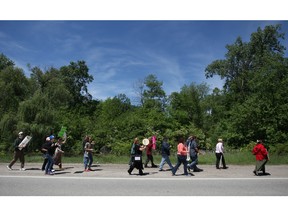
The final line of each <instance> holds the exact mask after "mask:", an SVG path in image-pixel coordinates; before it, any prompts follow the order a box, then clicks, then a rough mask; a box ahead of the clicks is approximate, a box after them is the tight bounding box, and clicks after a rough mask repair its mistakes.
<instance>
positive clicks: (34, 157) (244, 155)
mask: <svg viewBox="0 0 288 216" xmlns="http://www.w3.org/2000/svg"><path fill="white" fill-rule="evenodd" d="M153 157H154V163H155V164H159V163H160V161H161V155H159V154H155V155H154V156H153ZM12 158H13V153H10V154H1V155H0V163H9V162H10V161H11V160H12ZM93 158H94V163H100V164H107V163H114V164H128V162H129V160H130V158H129V155H126V156H116V155H111V154H107V155H94V156H93ZM145 160H146V156H143V162H145ZM170 160H171V162H172V164H176V162H177V158H176V155H175V154H173V155H171V156H170ZM198 160H199V164H205V165H214V164H215V161H216V157H215V154H214V153H211V152H207V153H206V154H203V155H199V158H198ZM225 160H226V163H227V165H252V164H255V156H254V155H252V154H251V153H250V152H239V151H238V152H227V153H225ZM62 161H63V163H83V156H82V155H79V156H65V155H64V156H63V158H62ZM42 162H43V157H42V155H41V154H32V153H29V154H26V155H25V163H42ZM269 164H271V165H280V164H288V157H287V155H281V156H277V155H273V154H271V155H270V161H269Z"/></svg>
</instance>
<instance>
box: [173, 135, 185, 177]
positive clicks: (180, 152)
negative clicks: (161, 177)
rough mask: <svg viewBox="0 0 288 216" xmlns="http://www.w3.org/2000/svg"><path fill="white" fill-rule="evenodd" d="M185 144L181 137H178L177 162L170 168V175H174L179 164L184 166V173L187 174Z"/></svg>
mask: <svg viewBox="0 0 288 216" xmlns="http://www.w3.org/2000/svg"><path fill="white" fill-rule="evenodd" d="M187 152H188V149H187V146H186V144H185V142H184V139H183V138H180V139H179V144H178V146H177V164H176V166H175V167H174V169H172V175H173V176H174V175H175V173H176V172H177V170H178V168H179V166H180V165H181V164H183V166H184V175H186V176H188V171H187V163H188V162H187Z"/></svg>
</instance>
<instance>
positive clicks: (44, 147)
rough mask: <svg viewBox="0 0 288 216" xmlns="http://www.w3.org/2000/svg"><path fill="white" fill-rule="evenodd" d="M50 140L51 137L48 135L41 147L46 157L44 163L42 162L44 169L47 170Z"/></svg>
mask: <svg viewBox="0 0 288 216" xmlns="http://www.w3.org/2000/svg"><path fill="white" fill-rule="evenodd" d="M49 142H50V137H46V140H45V143H43V145H42V147H41V152H42V153H43V158H44V161H43V164H42V169H41V170H42V171H44V170H45V167H46V164H47V162H48V158H47V157H46V153H47V150H48V149H47V148H48V147H49V145H50V144H49Z"/></svg>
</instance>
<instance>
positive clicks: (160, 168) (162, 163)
mask: <svg viewBox="0 0 288 216" xmlns="http://www.w3.org/2000/svg"><path fill="white" fill-rule="evenodd" d="M165 162H166V160H165V156H164V155H162V159H161V162H160V165H159V170H161V171H162V169H163V166H164V164H165Z"/></svg>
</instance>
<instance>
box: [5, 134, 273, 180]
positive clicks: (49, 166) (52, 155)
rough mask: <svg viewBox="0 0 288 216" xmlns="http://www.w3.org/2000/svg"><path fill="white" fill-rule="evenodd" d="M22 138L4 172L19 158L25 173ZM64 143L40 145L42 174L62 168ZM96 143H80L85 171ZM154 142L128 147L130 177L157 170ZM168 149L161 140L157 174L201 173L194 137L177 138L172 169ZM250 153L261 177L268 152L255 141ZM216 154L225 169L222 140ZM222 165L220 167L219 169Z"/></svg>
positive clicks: (86, 140)
mask: <svg viewBox="0 0 288 216" xmlns="http://www.w3.org/2000/svg"><path fill="white" fill-rule="evenodd" d="M23 139H24V133H23V132H19V134H18V137H17V138H16V139H15V141H14V144H13V147H14V157H13V159H12V161H11V162H10V163H9V164H8V166H7V169H8V170H12V166H13V165H14V164H15V162H16V161H17V160H18V159H19V160H20V163H21V168H20V170H22V171H25V168H24V165H25V158H24V149H25V148H19V144H20V143H21V142H22V140H23ZM65 142H66V139H65V140H63V139H62V138H61V137H60V138H58V139H57V140H56V139H55V136H54V135H50V136H48V137H46V140H45V142H44V144H43V145H42V148H41V152H42V153H43V157H44V161H43V165H42V171H45V174H47V175H54V169H53V165H58V166H59V169H62V159H61V158H62V154H63V153H64V151H63V150H62V149H61V146H62V145H63V144H64V143H65ZM94 145H95V142H94V141H92V139H91V137H90V136H86V137H85V138H84V141H83V152H84V155H83V163H84V172H89V171H91V170H92V169H91V166H92V163H93V152H94ZM152 149H153V141H152V138H149V143H148V144H147V145H142V144H141V143H140V141H139V139H138V138H135V139H134V142H133V144H132V146H131V152H130V153H131V157H130V161H129V165H130V167H129V169H128V173H129V174H130V175H131V174H132V171H133V170H134V168H136V169H137V170H138V171H139V175H144V173H143V170H144V167H145V168H147V167H148V163H149V162H151V167H153V168H156V167H158V166H157V165H156V164H155V163H154V158H153V154H152ZM170 149H171V146H170V144H169V142H168V139H167V138H164V139H163V142H162V145H161V156H162V158H161V162H160V165H159V171H164V169H163V167H164V165H165V164H166V163H167V164H168V166H169V169H168V170H169V171H171V172H172V175H173V176H174V175H176V172H177V171H178V169H179V167H180V166H181V165H182V164H183V170H184V175H186V176H189V175H193V174H192V173H191V171H193V172H201V171H203V169H200V168H199V167H198V166H197V164H198V154H199V148H198V143H197V137H196V136H190V137H188V139H187V140H186V141H184V139H183V138H180V139H179V142H178V145H177V163H176V165H175V166H173V165H172V163H171V161H170ZM144 150H145V151H146V161H145V163H144V166H143V162H142V153H143V151H144ZM252 154H254V155H255V157H256V165H255V169H254V171H253V173H254V174H255V175H259V172H261V171H262V173H263V174H266V170H265V164H266V163H267V162H268V160H269V155H268V151H267V149H266V148H265V147H264V145H263V142H262V140H257V144H256V145H255V146H254V148H253V150H252ZM215 155H216V169H221V168H222V169H227V168H228V167H227V166H226V162H225V158H224V145H223V140H222V139H220V138H219V139H218V142H217V144H216V149H215ZM220 164H222V166H220Z"/></svg>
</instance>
